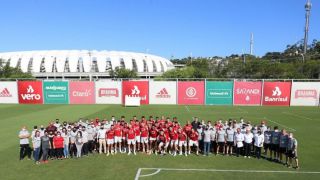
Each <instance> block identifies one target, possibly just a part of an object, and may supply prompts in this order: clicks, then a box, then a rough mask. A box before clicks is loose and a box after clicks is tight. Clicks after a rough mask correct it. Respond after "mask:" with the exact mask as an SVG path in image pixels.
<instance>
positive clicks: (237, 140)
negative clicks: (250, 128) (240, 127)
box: [234, 133, 244, 148]
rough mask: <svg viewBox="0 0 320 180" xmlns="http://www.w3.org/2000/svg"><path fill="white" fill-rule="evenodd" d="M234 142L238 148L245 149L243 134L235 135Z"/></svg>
mask: <svg viewBox="0 0 320 180" xmlns="http://www.w3.org/2000/svg"><path fill="white" fill-rule="evenodd" d="M234 141H235V143H236V145H237V147H238V148H239V147H243V141H244V135H243V134H242V133H235V135H234Z"/></svg>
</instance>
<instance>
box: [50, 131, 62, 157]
mask: <svg viewBox="0 0 320 180" xmlns="http://www.w3.org/2000/svg"><path fill="white" fill-rule="evenodd" d="M63 140H64V139H63V137H61V133H60V132H57V135H56V136H54V137H53V148H54V150H55V154H56V158H57V159H59V160H62V157H63V146H64V142H63Z"/></svg>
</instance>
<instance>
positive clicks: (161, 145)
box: [156, 130, 167, 155]
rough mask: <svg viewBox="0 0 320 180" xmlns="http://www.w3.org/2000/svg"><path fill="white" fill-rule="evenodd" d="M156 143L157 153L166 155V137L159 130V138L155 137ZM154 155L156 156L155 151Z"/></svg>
mask: <svg viewBox="0 0 320 180" xmlns="http://www.w3.org/2000/svg"><path fill="white" fill-rule="evenodd" d="M157 142H158V152H159V153H160V154H164V155H165V154H166V151H165V145H166V142H167V137H166V135H165V134H164V132H163V131H162V130H161V131H160V134H159V136H158V137H157ZM156 154H157V151H156Z"/></svg>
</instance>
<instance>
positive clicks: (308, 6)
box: [303, 0, 312, 54]
mask: <svg viewBox="0 0 320 180" xmlns="http://www.w3.org/2000/svg"><path fill="white" fill-rule="evenodd" d="M311 6H312V4H311V2H310V0H308V1H307V3H306V5H305V6H304V8H305V9H306V25H305V29H304V46H303V54H306V53H307V46H308V35H309V20H310V11H311Z"/></svg>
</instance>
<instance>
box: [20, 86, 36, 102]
mask: <svg viewBox="0 0 320 180" xmlns="http://www.w3.org/2000/svg"><path fill="white" fill-rule="evenodd" d="M21 98H22V99H23V100H31V101H32V100H40V99H41V95H40V94H38V93H34V89H33V87H32V85H29V86H28V87H27V93H26V94H21Z"/></svg>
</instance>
